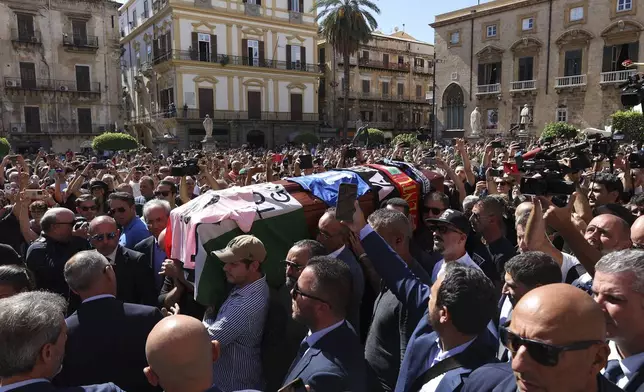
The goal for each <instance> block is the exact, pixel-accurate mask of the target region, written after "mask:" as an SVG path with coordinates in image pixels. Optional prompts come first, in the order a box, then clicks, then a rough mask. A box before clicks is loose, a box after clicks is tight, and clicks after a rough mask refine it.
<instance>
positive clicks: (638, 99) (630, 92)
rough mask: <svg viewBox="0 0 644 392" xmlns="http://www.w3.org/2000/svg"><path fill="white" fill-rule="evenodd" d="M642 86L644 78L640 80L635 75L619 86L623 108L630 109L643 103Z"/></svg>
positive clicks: (643, 92) (643, 87)
mask: <svg viewBox="0 0 644 392" xmlns="http://www.w3.org/2000/svg"><path fill="white" fill-rule="evenodd" d="M643 84H644V78H640V76H639V75H638V74H635V75H632V76H629V77H628V80H627V81H626V82H625V83H623V84H621V85H620V86H619V88H621V89H622V94H621V100H622V105H624V107H627V108H632V107H634V106H637V105H639V104H640V103H642V101H644V86H642V85H643Z"/></svg>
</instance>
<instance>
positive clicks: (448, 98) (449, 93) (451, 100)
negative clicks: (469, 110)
mask: <svg viewBox="0 0 644 392" xmlns="http://www.w3.org/2000/svg"><path fill="white" fill-rule="evenodd" d="M443 107H444V110H443V111H444V113H445V129H463V90H462V89H461V88H460V87H459V86H458V85H457V84H451V85H450V86H448V87H447V89H446V90H445V93H444V94H443Z"/></svg>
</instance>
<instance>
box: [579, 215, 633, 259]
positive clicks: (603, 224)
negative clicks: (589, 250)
mask: <svg viewBox="0 0 644 392" xmlns="http://www.w3.org/2000/svg"><path fill="white" fill-rule="evenodd" d="M584 238H586V241H588V243H589V244H590V246H592V247H594V248H595V249H597V250H599V251H601V252H602V254H604V255H605V254H608V253H610V252H614V251H616V250H622V249H628V248H630V247H631V228H630V226H629V225H628V223H627V222H626V221H625V220H624V219H622V218H620V217H618V216H616V215H611V214H601V215H597V216H596V217H594V218H593V219H592V220H591V221H590V223H588V226H587V227H586V233H585V234H584Z"/></svg>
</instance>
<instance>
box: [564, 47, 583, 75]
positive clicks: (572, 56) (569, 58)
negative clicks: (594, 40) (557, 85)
mask: <svg viewBox="0 0 644 392" xmlns="http://www.w3.org/2000/svg"><path fill="white" fill-rule="evenodd" d="M581 56H582V51H581V49H577V50H568V51H566V57H565V64H564V76H575V75H581Z"/></svg>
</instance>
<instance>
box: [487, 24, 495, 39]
mask: <svg viewBox="0 0 644 392" xmlns="http://www.w3.org/2000/svg"><path fill="white" fill-rule="evenodd" d="M487 37H488V38H490V37H496V25H489V26H487Z"/></svg>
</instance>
